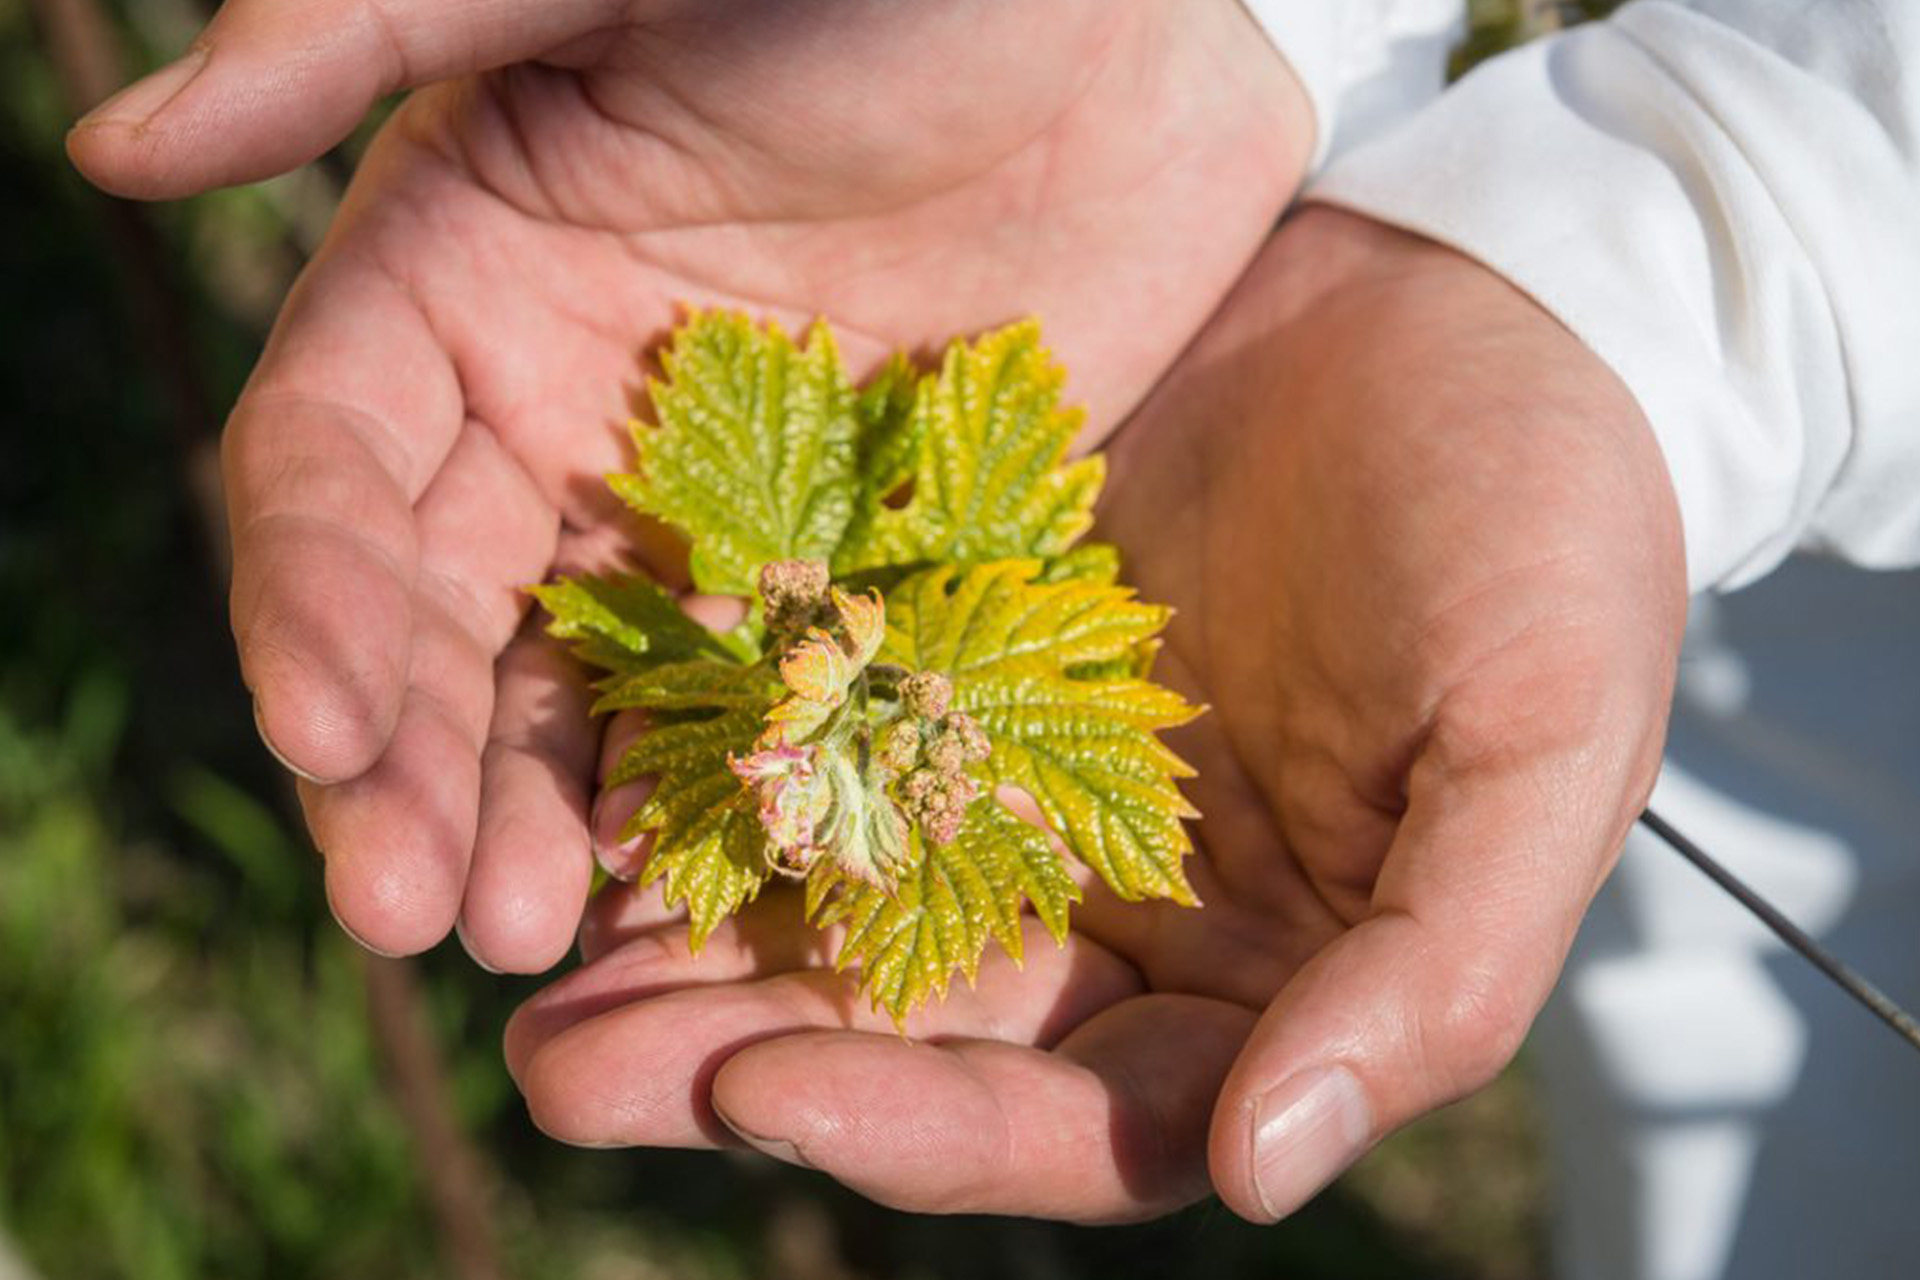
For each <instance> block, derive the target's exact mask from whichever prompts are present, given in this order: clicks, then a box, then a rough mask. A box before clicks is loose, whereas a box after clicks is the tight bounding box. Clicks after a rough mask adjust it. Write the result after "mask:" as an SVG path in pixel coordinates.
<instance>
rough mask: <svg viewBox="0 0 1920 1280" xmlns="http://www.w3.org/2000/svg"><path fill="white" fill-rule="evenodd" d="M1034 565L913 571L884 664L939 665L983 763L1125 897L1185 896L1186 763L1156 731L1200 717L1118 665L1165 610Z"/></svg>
mask: <svg viewBox="0 0 1920 1280" xmlns="http://www.w3.org/2000/svg"><path fill="white" fill-rule="evenodd" d="M1039 572H1040V565H1039V563H1038V562H1037V561H1031V560H1026V561H1019V560H1015V561H1002V562H999V563H995V564H987V565H979V566H975V567H973V568H970V569H960V568H955V567H952V566H943V567H941V568H937V569H931V570H928V571H926V572H924V573H920V574H916V575H914V576H913V577H912V578H909V579H907V580H906V581H905V582H903V583H901V584H900V586H899V587H897V588H896V589H895V590H894V591H893V593H892V594H891V595H889V597H888V599H887V644H886V645H885V646H884V647H883V648H882V650H881V660H882V661H883V662H892V663H898V664H900V665H902V666H905V667H909V668H912V669H915V670H925V671H939V672H943V673H945V674H946V675H947V677H948V678H949V679H951V680H952V681H953V689H954V697H953V705H954V707H955V708H956V709H958V710H961V711H965V712H967V713H968V714H969V715H971V716H973V717H974V718H975V719H977V720H978V721H979V722H980V725H981V727H982V728H984V729H985V730H986V732H987V736H988V738H989V739H990V740H991V741H992V743H993V755H992V756H991V757H990V758H989V759H988V760H987V762H986V764H985V766H984V772H985V773H986V774H987V775H988V777H989V778H991V780H992V781H993V782H994V783H996V784H999V785H1004V786H1014V787H1018V788H1020V789H1022V790H1024V791H1026V792H1028V793H1029V794H1030V795H1032V796H1033V798H1034V800H1035V802H1036V803H1038V805H1039V806H1040V809H1041V812H1042V813H1044V814H1045V815H1046V818H1047V821H1048V823H1049V824H1051V825H1052V827H1053V828H1054V830H1056V831H1058V832H1059V833H1060V836H1061V838H1062V839H1063V840H1064V841H1065V842H1066V844H1067V846H1068V847H1069V848H1070V849H1072V850H1073V852H1074V854H1075V855H1076V856H1077V857H1079V858H1080V859H1081V860H1082V861H1083V862H1085V863H1086V864H1087V865H1088V866H1090V867H1092V868H1093V869H1094V870H1095V871H1096V872H1098V873H1099V874H1100V877H1101V878H1102V879H1103V880H1105V881H1106V882H1107V884H1108V885H1109V886H1111V887H1112V889H1113V890H1114V892H1115V893H1117V894H1119V895H1120V896H1121V897H1122V898H1126V899H1128V900H1137V899H1141V898H1171V899H1173V900H1174V901H1176V902H1182V903H1192V902H1194V901H1195V898H1194V895H1193V890H1192V888H1191V887H1190V886H1189V885H1188V884H1187V879H1186V875H1185V873H1184V872H1183V871H1182V869H1181V860H1182V859H1183V858H1184V857H1185V856H1186V854H1187V853H1188V852H1189V851H1190V850H1191V849H1192V842H1191V839H1190V838H1189V837H1188V835H1187V832H1186V828H1185V826H1184V824H1183V823H1182V821H1181V819H1183V818H1190V817H1194V816H1197V815H1196V814H1195V812H1194V810H1193V807H1192V806H1191V805H1190V804H1188V802H1187V801H1186V799H1185V797H1183V796H1182V795H1181V794H1180V790H1179V787H1178V786H1177V785H1176V784H1175V779H1177V778H1183V777H1189V776H1191V775H1192V769H1191V768H1190V767H1189V766H1188V765H1187V764H1186V763H1185V762H1184V761H1182V760H1181V759H1180V757H1179V756H1177V755H1175V754H1174V753H1173V752H1172V751H1171V750H1170V749H1168V747H1167V746H1166V745H1165V744H1164V743H1162V742H1161V741H1160V740H1159V739H1158V738H1157V737H1156V736H1155V733H1156V731H1158V730H1162V729H1169V728H1172V727H1174V726H1176V725H1180V724H1184V723H1186V722H1187V721H1188V720H1191V719H1192V718H1193V717H1194V716H1196V715H1198V714H1199V711H1200V708H1197V707H1194V706H1193V705H1191V704H1190V703H1188V702H1187V701H1186V700H1185V699H1184V698H1182V697H1180V696H1179V695H1178V694H1176V693H1174V692H1172V691H1171V690H1169V689H1165V688H1163V687H1161V686H1159V685H1156V684H1154V683H1153V682H1151V681H1149V680H1145V679H1142V678H1139V677H1138V676H1135V675H1129V674H1114V673H1113V672H1114V671H1115V670H1116V666H1115V665H1114V664H1119V663H1121V662H1122V660H1125V664H1126V665H1124V666H1119V667H1118V668H1117V669H1118V670H1121V671H1124V670H1126V669H1127V667H1128V666H1131V665H1132V663H1133V662H1134V661H1136V655H1138V654H1139V653H1140V652H1141V650H1142V646H1143V645H1146V644H1147V643H1148V642H1149V641H1151V639H1152V638H1153V636H1154V635H1155V634H1157V633H1158V632H1159V630H1160V629H1161V628H1162V627H1163V626H1164V625H1165V624H1166V621H1167V618H1168V617H1169V611H1168V610H1167V609H1165V608H1162V607H1160V606H1157V605H1147V604H1141V603H1140V602H1138V601H1137V600H1135V599H1134V598H1133V592H1132V591H1131V590H1129V589H1127V588H1124V587H1115V586H1107V585H1103V584H1100V583H1098V582H1091V581H1087V580H1084V579H1082V580H1069V581H1066V582H1056V583H1047V582H1040V581H1038V580H1037V577H1038V574H1039Z"/></svg>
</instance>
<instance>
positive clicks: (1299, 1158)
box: [1253, 1066, 1373, 1221]
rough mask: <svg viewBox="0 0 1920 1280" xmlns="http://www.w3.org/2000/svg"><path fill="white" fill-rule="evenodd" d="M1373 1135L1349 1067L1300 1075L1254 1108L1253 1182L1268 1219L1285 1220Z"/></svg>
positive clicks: (1337, 1173) (1356, 1155) (1355, 1157)
mask: <svg viewBox="0 0 1920 1280" xmlns="http://www.w3.org/2000/svg"><path fill="white" fill-rule="evenodd" d="M1372 1132H1373V1118H1372V1114H1371V1109H1370V1108H1369V1107H1368V1106H1367V1097H1366V1094H1365V1093H1363V1092H1362V1091H1361V1088H1360V1081H1359V1080H1358V1078H1356V1077H1355V1076H1354V1074H1353V1072H1351V1071H1349V1070H1347V1069H1346V1068H1345V1067H1340V1066H1334V1067H1318V1068H1315V1069H1313V1070H1311V1071H1304V1072H1301V1073H1300V1074H1299V1075H1297V1076H1294V1077H1292V1078H1291V1079H1289V1080H1286V1081H1284V1082H1283V1083H1281V1084H1279V1085H1276V1086H1275V1087H1274V1088H1273V1089H1271V1090H1269V1091H1268V1092H1267V1093H1266V1094H1265V1095H1264V1096H1262V1097H1261V1099H1260V1101H1259V1102H1258V1103H1257V1104H1256V1105H1255V1107H1254V1113H1253V1182H1254V1190H1255V1191H1256V1192H1258V1193H1259V1196H1260V1207H1261V1208H1263V1209H1265V1210H1266V1211H1267V1216H1268V1217H1270V1218H1273V1219H1275V1220H1276V1221H1277V1220H1278V1219H1280V1218H1284V1217H1286V1216H1287V1215H1288V1214H1290V1213H1292V1212H1293V1211H1294V1210H1296V1209H1298V1208H1299V1207H1300V1206H1301V1205H1303V1204H1305V1203H1306V1202H1307V1201H1309V1200H1311V1199H1313V1197H1314V1196H1315V1195H1316V1194H1318V1193H1319V1191H1320V1189H1321V1188H1322V1187H1324V1186H1326V1185H1327V1184H1328V1183H1329V1182H1332V1181H1333V1180H1334V1179H1335V1178H1337V1177H1339V1176H1340V1174H1341V1173H1342V1172H1343V1171H1345V1169H1346V1168H1347V1166H1348V1165H1350V1164H1352V1163H1353V1162H1354V1161H1355V1160H1358V1159H1359V1158H1360V1156H1361V1155H1362V1154H1363V1153H1364V1152H1365V1151H1366V1149H1367V1143H1368V1140H1369V1138H1370V1137H1371V1135H1372Z"/></svg>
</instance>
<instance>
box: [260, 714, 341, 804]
mask: <svg viewBox="0 0 1920 1280" xmlns="http://www.w3.org/2000/svg"><path fill="white" fill-rule="evenodd" d="M253 727H254V730H255V731H256V732H257V733H259V735H260V741H261V742H262V743H264V744H265V745H266V748H267V754H268V755H270V756H272V757H273V758H274V759H275V760H278V761H279V762H280V767H281V768H282V769H285V770H286V771H287V772H288V773H290V774H292V775H293V776H294V777H296V778H304V779H305V780H306V781H308V782H311V783H313V784H314V785H315V786H317V787H330V786H332V785H333V782H334V780H333V779H330V778H322V777H319V776H317V775H315V774H311V773H308V772H307V771H306V770H305V769H302V768H301V767H300V766H299V765H297V764H295V763H294V762H293V761H291V760H289V759H287V758H286V757H285V756H283V755H281V754H280V748H278V747H276V746H274V745H273V739H272V738H271V737H269V736H268V735H267V722H266V720H265V719H264V718H262V717H261V715H260V700H259V699H258V698H255V699H254V700H253Z"/></svg>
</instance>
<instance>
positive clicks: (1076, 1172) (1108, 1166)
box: [713, 995, 1255, 1222]
mask: <svg viewBox="0 0 1920 1280" xmlns="http://www.w3.org/2000/svg"><path fill="white" fill-rule="evenodd" d="M1254 1018H1255V1015H1254V1014H1253V1013H1252V1012H1251V1011H1249V1010H1247V1009H1245V1008H1242V1007H1241V1006H1239V1005H1234V1004H1228V1003H1225V1002H1223V1001H1218V1000H1208V999H1203V998H1201V997H1198V996H1179V995H1148V996H1140V997H1137V998H1135V999H1131V1000H1127V1001H1124V1002H1122V1003H1120V1004H1116V1005H1114V1006H1112V1007H1111V1008H1109V1009H1107V1010H1105V1011H1104V1012H1102V1013H1099V1014H1097V1015H1096V1016H1094V1017H1093V1018H1091V1019H1090V1020H1089V1021H1087V1022H1086V1023H1085V1025H1083V1026H1081V1027H1079V1028H1078V1029H1076V1030H1075V1031H1074V1032H1073V1033H1072V1034H1071V1035H1069V1036H1067V1037H1066V1039H1064V1040H1063V1041H1061V1043H1060V1045H1059V1047H1058V1048H1057V1049H1056V1050H1054V1051H1053V1052H1050V1053H1049V1052H1043V1051H1041V1050H1038V1049H1034V1048H1030V1047H1026V1046H1022V1045H1015V1044H1005V1043H999V1042H994V1041H986V1040H969V1041H962V1042H958V1043H952V1044H945V1045H939V1046H931V1045H918V1044H909V1043H905V1042H902V1041H901V1040H899V1039H897V1038H895V1037H890V1036H884V1035H861V1034H857V1033H850V1032H823V1033H818V1034H810V1035H793V1036H785V1037H782V1038H780V1039H777V1040H771V1041H768V1042H766V1043H763V1044H757V1045H752V1046H749V1047H748V1048H745V1049H743V1050H741V1051H740V1052H739V1053H737V1054H736V1055H734V1056H733V1057H732V1058H731V1059H729V1060H728V1061H727V1062H726V1064H725V1065H724V1066H722V1067H721V1068H720V1071H719V1072H718V1074H717V1075H716V1077H715V1080H714V1086H713V1103H714V1108H715V1110H716V1111H717V1112H718V1113H719V1114H720V1115H721V1116H722V1117H723V1118H724V1119H725V1120H726V1122H727V1123H728V1124H729V1125H730V1126H731V1127H732V1128H733V1129H734V1131H735V1132H737V1133H739V1134H740V1135H741V1136H742V1137H743V1138H745V1139H746V1140H747V1142H748V1143H749V1144H750V1145H752V1146H754V1147H756V1148H758V1149H760V1150H762V1151H765V1152H767V1153H768V1154H770V1155H774V1156H777V1157H778V1158H780V1159H782V1160H786V1161H788V1162H789V1163H793V1164H800V1165H804V1166H807V1167H810V1168H814V1169H819V1170H821V1171H822V1172H824V1173H827V1174H830V1175H832V1176H833V1177H834V1178H836V1179H838V1180H839V1181H841V1182H844V1183H846V1184H847V1185H848V1186H850V1187H852V1188H853V1189H854V1190H856V1191H858V1192H860V1193H861V1194H862V1195H864V1196H867V1197H868V1198H869V1199H873V1200H877V1201H879V1202H880V1203H882V1204H886V1205H890V1206H892V1207H894V1208H896V1209H905V1210H910V1211H912V1212H916V1213H1002V1214H1022V1215H1030V1216H1035V1217H1043V1218H1064V1219H1068V1220H1071V1221H1076V1222H1115V1221H1127V1220H1132V1219H1138V1218H1145V1217H1152V1216H1154V1215H1157V1214H1161V1213H1166V1212H1168V1211H1170V1210H1172V1209H1176V1208H1178V1207H1180V1206H1182V1205H1185V1204H1188V1203H1191V1202H1192V1201H1194V1200H1197V1199H1199V1198H1200V1197H1201V1196H1203V1195H1205V1194H1206V1193H1207V1168H1206V1150H1207V1143H1206V1134H1207V1117H1208V1115H1209V1114H1210V1113H1211V1111H1212V1109H1213V1102H1214V1098H1215V1096H1216V1094H1217V1093H1218V1090H1219V1088H1220V1082H1221V1080H1222V1079H1223V1078H1224V1077H1225V1076H1226V1073H1227V1070H1228V1068H1229V1067H1230V1066H1231V1065H1232V1063H1233V1059H1234V1055H1235V1053H1236V1052H1238V1050H1239V1048H1240V1046H1241V1045H1242V1043H1243V1042H1244V1041H1245V1039H1246V1036H1247V1032H1248V1031H1249V1030H1251V1029H1252V1027H1253V1024H1254Z"/></svg>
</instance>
